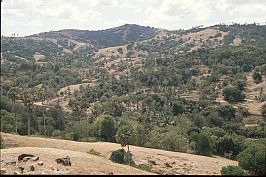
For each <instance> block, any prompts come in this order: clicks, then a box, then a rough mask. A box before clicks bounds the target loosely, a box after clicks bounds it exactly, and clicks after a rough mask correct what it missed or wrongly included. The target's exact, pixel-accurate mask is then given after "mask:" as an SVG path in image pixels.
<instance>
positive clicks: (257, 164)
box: [237, 143, 266, 175]
mask: <svg viewBox="0 0 266 177" xmlns="http://www.w3.org/2000/svg"><path fill="white" fill-rule="evenodd" d="M237 161H238V163H239V166H241V167H242V168H243V169H245V170H248V171H250V172H251V173H254V174H258V175H263V174H265V172H266V168H265V166H266V161H265V145H264V144H262V143H260V144H252V145H250V146H249V147H247V148H246V149H245V150H244V151H242V152H241V153H240V154H239V155H238V156H237Z"/></svg>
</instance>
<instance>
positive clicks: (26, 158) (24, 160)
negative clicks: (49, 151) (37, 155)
mask: <svg viewBox="0 0 266 177" xmlns="http://www.w3.org/2000/svg"><path fill="white" fill-rule="evenodd" d="M30 159H31V157H24V158H23V162H27V161H28V160H30Z"/></svg>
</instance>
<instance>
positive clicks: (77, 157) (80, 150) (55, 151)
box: [1, 133, 237, 175]
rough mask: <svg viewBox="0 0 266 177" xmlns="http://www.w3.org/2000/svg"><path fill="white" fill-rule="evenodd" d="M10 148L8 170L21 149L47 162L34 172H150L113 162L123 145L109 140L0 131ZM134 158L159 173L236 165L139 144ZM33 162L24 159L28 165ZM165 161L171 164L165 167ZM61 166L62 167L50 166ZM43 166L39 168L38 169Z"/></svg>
mask: <svg viewBox="0 0 266 177" xmlns="http://www.w3.org/2000/svg"><path fill="white" fill-rule="evenodd" d="M1 135H2V137H3V140H4V142H5V146H6V148H7V149H1V160H3V162H2V165H1V168H5V169H6V170H7V171H8V172H9V174H12V172H14V171H12V170H15V169H16V168H14V167H10V166H4V165H3V164H4V162H7V161H8V160H7V159H9V161H10V160H11V159H16V157H17V156H18V155H19V154H21V153H30V154H34V155H36V156H39V157H40V160H41V161H43V162H44V166H43V167H39V169H38V168H37V169H38V171H36V172H34V174H40V173H46V174H56V173H57V174H60V173H61V174H110V173H111V172H112V173H113V174H150V173H148V172H145V171H140V170H138V169H136V168H132V167H129V166H125V165H119V164H115V163H112V162H111V161H110V160H108V158H109V156H110V152H111V151H114V150H117V149H120V148H121V145H119V144H115V143H108V142H95V143H85V142H74V141H67V140H59V139H46V138H38V137H23V136H17V135H12V134H5V133H1ZM92 148H93V149H95V150H96V151H97V152H100V153H101V155H103V157H98V156H94V155H91V154H87V151H89V150H90V149H92ZM130 151H131V152H132V153H133V159H134V161H135V162H136V163H137V164H146V165H150V166H152V169H151V170H152V172H153V173H159V174H183V175H217V174H220V170H221V168H222V166H226V165H236V164H237V162H236V161H232V160H228V159H224V158H220V157H217V156H214V157H205V156H197V155H192V154H186V153H178V152H170V151H163V150H159V149H150V148H143V147H137V146H130ZM65 155H68V156H69V157H70V158H71V161H72V164H73V165H72V166H71V167H64V166H62V165H54V164H55V162H54V159H56V158H58V157H63V156H65ZM148 161H155V163H156V164H157V165H151V164H150V163H149V162H148ZM29 163H30V162H27V163H21V165H22V166H25V167H26V166H29ZM165 163H168V164H171V166H172V167H165V165H164V164H165ZM51 168H53V169H57V168H59V171H55V170H54V171H53V170H51ZM39 170H40V171H39Z"/></svg>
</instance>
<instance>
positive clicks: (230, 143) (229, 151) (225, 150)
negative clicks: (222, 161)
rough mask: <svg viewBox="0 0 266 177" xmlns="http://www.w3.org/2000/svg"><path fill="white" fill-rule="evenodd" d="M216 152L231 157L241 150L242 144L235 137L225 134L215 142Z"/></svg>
mask: <svg viewBox="0 0 266 177" xmlns="http://www.w3.org/2000/svg"><path fill="white" fill-rule="evenodd" d="M215 146H216V147H215V149H216V152H217V153H218V154H220V155H224V156H225V157H227V155H229V159H230V158H231V157H232V158H233V159H234V158H235V157H236V156H237V155H238V154H239V153H240V152H241V151H242V150H243V144H242V143H241V141H239V140H238V139H237V138H236V137H233V136H229V135H225V136H223V137H220V138H219V139H218V140H217V142H216V143H215Z"/></svg>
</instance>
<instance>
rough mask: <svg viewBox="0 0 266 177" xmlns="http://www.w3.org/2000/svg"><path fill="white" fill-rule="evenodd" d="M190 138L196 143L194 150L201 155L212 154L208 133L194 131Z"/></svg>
mask: <svg viewBox="0 0 266 177" xmlns="http://www.w3.org/2000/svg"><path fill="white" fill-rule="evenodd" d="M189 138H190V140H191V141H192V142H194V143H195V147H194V150H195V151H196V154H199V155H209V154H210V150H211V149H210V142H209V139H208V137H207V135H205V134H203V133H197V132H192V133H191V134H190V136H189Z"/></svg>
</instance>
